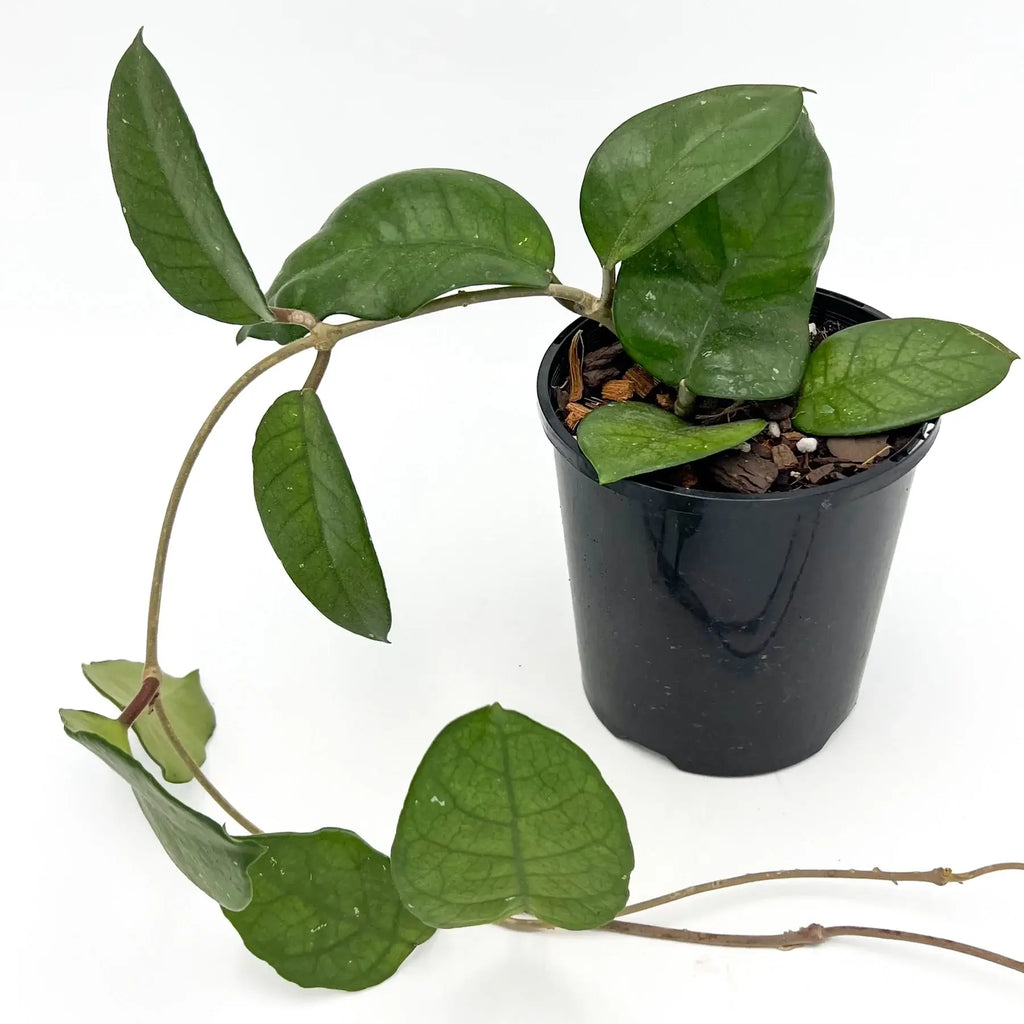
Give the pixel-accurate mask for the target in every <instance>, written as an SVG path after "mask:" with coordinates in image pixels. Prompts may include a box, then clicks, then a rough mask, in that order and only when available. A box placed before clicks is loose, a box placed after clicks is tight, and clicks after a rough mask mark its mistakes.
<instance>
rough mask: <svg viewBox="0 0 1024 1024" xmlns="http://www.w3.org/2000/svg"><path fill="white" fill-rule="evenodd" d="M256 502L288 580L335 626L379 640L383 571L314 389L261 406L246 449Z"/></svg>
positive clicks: (387, 611)
mask: <svg viewBox="0 0 1024 1024" xmlns="http://www.w3.org/2000/svg"><path fill="white" fill-rule="evenodd" d="M252 465H253V485H254V489H255V492H256V507H257V508H258V509H259V513H260V518H261V519H262V520H263V528H264V529H265V530H266V532H267V537H268V538H269V540H270V543H271V545H272V547H273V548H274V551H275V552H276V553H277V557H278V558H280V559H281V562H282V564H283V565H284V568H285V571H286V572H287V573H288V575H289V576H290V577H291V578H292V581H293V582H294V583H295V585H296V586H297V587H298V588H299V590H301V591H302V593H303V594H304V595H305V596H306V597H307V598H308V599H309V601H310V602H311V603H312V604H313V605H314V606H315V607H316V608H317V609H319V611H321V612H323V614H324V615H326V616H327V618H329V619H330V620H331V621H332V622H336V623H337V624H338V625H339V626H344V627H345V629H349V630H351V631H352V632H353V633H358V634H360V635H361V636H365V637H369V638H370V639H371V640H386V639H387V635H388V630H389V629H390V628H391V606H390V604H389V603H388V595H387V591H386V589H385V587H384V577H383V575H382V573H381V571H380V565H379V564H378V562H377V554H376V552H375V551H374V550H373V542H372V541H371V540H370V533H369V530H368V529H367V527H366V518H365V516H364V515H363V508H362V505H360V503H359V495H358V494H356V489H355V485H354V484H353V483H352V477H351V476H350V475H349V471H348V466H346V465H345V459H344V457H343V456H342V454H341V449H340V448H339V447H338V442H337V439H336V438H335V436H334V431H333V430H331V424H330V423H329V422H328V420H327V416H326V414H325V413H324V409H323V406H322V405H321V404H320V399H319V398H318V397H317V395H316V392H315V391H289V392H287V393H286V394H283V395H282V396H281V397H280V398H279V399H278V400H277V401H276V402H274V404H273V405H272V406H271V407H270V408H269V409H268V410H267V413H266V415H265V416H264V417H263V420H262V422H261V423H260V425H259V428H258V430H257V431H256V443H255V444H254V445H253V449H252Z"/></svg>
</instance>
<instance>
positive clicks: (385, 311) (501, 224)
mask: <svg viewBox="0 0 1024 1024" xmlns="http://www.w3.org/2000/svg"><path fill="white" fill-rule="evenodd" d="M554 264H555V245H554V242H553V241H552V239H551V232H550V231H549V230H548V227H547V225H546V224H545V223H544V221H543V220H542V219H541V217H540V214H539V213H537V211H536V210H535V209H534V208H533V207H532V206H531V205H530V204H529V203H528V202H527V201H526V200H525V199H523V197H522V196H521V195H519V193H517V192H513V191H512V189H510V188H509V187H508V186H507V185H503V184H501V182H500V181H495V180H494V179H493V178H487V177H485V176H484V175H482V174H473V173H471V172H469V171H457V170H446V169H423V170H416V171H403V172H401V173H399V174H391V175H388V176H387V177H386V178H381V179H379V180H378V181H374V182H371V183H370V184H369V185H366V186H364V187H363V188H361V189H360V190H359V191H358V192H356V193H355V194H354V195H352V196H350V197H349V198H348V199H346V200H345V202H343V203H342V204H341V206H339V207H338V208H337V209H336V210H335V211H334V213H332V214H331V216H330V217H329V218H328V219H327V222H326V223H325V224H324V226H323V227H322V228H321V229H320V231H319V232H318V233H317V234H315V235H314V236H313V237H312V238H310V239H309V240H308V241H307V242H303V244H302V245H300V246H299V247H298V249H296V250H295V252H293V253H292V254H291V256H289V257H288V259H287V260H285V263H284V266H283V267H282V269H281V272H280V273H279V274H278V275H277V277H276V278H275V279H274V283H273V284H272V285H271V286H270V292H269V295H270V301H271V302H272V303H273V304H274V305H275V306H285V307H288V308H291V309H305V310H308V311H309V312H310V313H312V314H313V315H314V316H316V317H318V318H319V319H321V320H322V319H323V318H324V317H325V316H328V315H329V314H331V313H349V314H351V315H352V316H357V317H364V318H366V319H369V320H387V319H390V318H391V317H395V316H408V315H409V314H410V313H412V312H414V311H415V310H417V309H418V308H419V307H420V306H422V305H423V303H425V302H429V301H430V299H433V298H436V297H437V296H438V295H443V294H444V293H445V292H449V291H452V290H453V289H455V288H463V287H466V286H468V285H486V284H508V285H524V286H527V287H538V288H540V287H543V286H544V285H547V284H550V282H551V273H552V270H553V268H554ZM268 332H269V333H268ZM247 333H249V334H253V335H255V336H256V337H268V336H270V337H273V339H274V340H277V341H280V340H282V338H283V335H282V334H280V332H278V331H277V330H276V328H266V327H261V328H256V329H255V330H250V331H248V332H247Z"/></svg>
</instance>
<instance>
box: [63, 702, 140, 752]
mask: <svg viewBox="0 0 1024 1024" xmlns="http://www.w3.org/2000/svg"><path fill="white" fill-rule="evenodd" d="M60 717H61V721H62V722H63V723H64V729H65V730H66V731H67V732H69V733H83V732H86V733H92V734H93V735H94V736H98V737H99V738H100V739H101V740H105V741H106V742H107V743H109V744H110V745H111V746H112V747H116V748H117V749H118V750H119V751H120V752H121V753H122V754H127V755H128V756H129V757H131V756H132V748H131V745H130V744H129V742H128V727H127V726H126V725H122V724H121V723H120V722H118V721H117V720H116V719H113V718H107V717H106V716H105V715H97V714H96V713H95V712H94V711H70V710H68V709H62V710H61V713H60Z"/></svg>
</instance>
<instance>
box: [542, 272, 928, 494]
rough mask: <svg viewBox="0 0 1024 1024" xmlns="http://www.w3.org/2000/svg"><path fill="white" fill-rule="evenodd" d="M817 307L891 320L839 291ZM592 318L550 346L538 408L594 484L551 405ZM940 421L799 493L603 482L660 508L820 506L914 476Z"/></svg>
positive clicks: (820, 294)
mask: <svg viewBox="0 0 1024 1024" xmlns="http://www.w3.org/2000/svg"><path fill="white" fill-rule="evenodd" d="M815 300H816V303H820V304H821V305H823V306H825V308H826V310H827V308H828V305H829V303H833V304H839V305H842V304H848V305H849V306H850V307H855V308H856V309H858V310H862V311H864V312H866V313H867V314H869V315H868V316H867V317H865V319H866V320H886V319H888V317H886V316H885V314H884V313H880V312H879V311H878V310H877V309H873V308H872V307H870V306H866V305H865V304H864V303H862V302H858V301H857V300H856V299H850V298H848V297H847V296H845V295H842V294H840V293H839V292H833V291H830V290H827V289H824V288H819V289H817V290H816V292H815ZM592 322H593V321H591V320H589V319H588V318H587V317H579V318H578V319H576V320H574V321H573V322H572V323H571V324H569V325H568V326H567V327H565V328H564V329H563V330H562V331H561V332H560V333H559V334H558V336H557V337H556V338H555V340H554V341H553V342H552V343H551V344H550V345H549V346H548V349H547V351H546V352H545V353H544V356H543V358H542V359H541V362H540V367H539V369H538V371H537V404H538V406H539V407H540V413H541V418H542V420H543V426H544V433H545V434H546V435H547V437H548V440H549V441H550V442H551V444H552V445H553V446H554V448H555V451H556V452H558V454H559V455H561V456H562V458H564V459H565V460H566V461H568V462H569V463H570V464H571V465H573V466H575V468H576V469H577V470H579V471H580V472H581V473H584V474H585V475H587V476H589V477H590V478H591V479H592V480H594V481H595V482H596V481H597V473H596V471H595V470H594V467H593V466H592V465H591V464H590V461H589V459H587V457H586V456H585V455H584V454H583V452H582V451H581V450H580V447H579V445H578V444H577V442H576V438H575V437H574V436H573V435H572V434H570V433H569V431H568V430H566V428H565V425H564V424H563V423H562V421H561V420H560V419H559V418H558V417H557V416H556V414H555V412H556V410H555V404H554V402H553V401H552V391H553V388H554V382H553V376H554V370H555V365H556V363H557V361H558V359H559V356H560V355H561V354H562V350H563V349H564V347H565V346H566V344H568V342H569V340H570V338H571V337H572V335H573V334H574V333H575V332H576V331H577V330H579V328H580V327H582V326H584V325H586V324H589V323H592ZM939 422H940V421H939V419H935V420H929V421H926V422H924V423H922V424H920V425H919V427H918V430H917V433H916V434H915V436H914V437H913V438H912V439H911V441H910V442H909V443H908V445H907V447H906V448H905V449H903V451H902V452H900V453H897V455H896V456H895V457H889V458H887V459H886V460H885V461H884V462H882V463H880V464H878V465H877V466H872V467H871V468H870V469H867V470H864V471H863V472H860V473H855V474H854V475H853V476H849V477H845V478H843V479H842V480H834V481H832V482H831V483H827V484H818V485H816V486H813V487H805V488H801V489H799V490H795V491H774V492H769V493H767V494H740V493H737V492H731V491H706V490H701V489H698V488H695V487H694V488H687V487H679V486H677V485H674V484H658V485H655V484H649V483H644V482H643V481H640V480H637V479H635V478H627V479H625V480H618V481H616V482H615V483H611V484H603V485H602V486H603V488H604V489H606V490H609V491H613V492H615V493H617V494H621V495H622V496H623V497H626V498H631V499H633V500H640V501H648V502H654V503H656V504H659V505H666V504H669V505H675V504H679V505H685V504H690V503H692V502H693V501H694V500H695V499H696V500H700V501H723V502H730V501H732V502H735V501H739V502H744V501H746V502H786V501H788V502H801V501H802V502H805V503H808V504H814V505H817V504H819V500H820V499H824V498H827V497H830V496H832V495H839V494H843V495H844V497H852V495H846V494H845V492H847V491H851V490H857V491H859V492H861V493H864V494H869V493H872V492H873V491H876V490H878V489H879V488H882V487H886V486H888V485H889V484H890V483H892V482H894V481H895V480H897V479H899V478H900V477H902V476H904V475H905V474H907V473H909V472H910V471H911V470H912V469H914V468H915V467H916V466H917V464H918V463H919V462H920V461H921V459H923V458H924V456H925V455H926V454H927V452H928V451H929V449H930V448H931V446H932V444H933V443H934V442H935V436H936V434H938V432H939Z"/></svg>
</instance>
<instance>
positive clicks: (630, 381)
mask: <svg viewBox="0 0 1024 1024" xmlns="http://www.w3.org/2000/svg"><path fill="white" fill-rule="evenodd" d="M839 329H840V325H839V324H833V323H831V322H825V323H823V324H822V325H821V328H818V327H817V326H816V325H815V324H811V325H810V330H809V332H808V341H809V345H810V348H811V350H812V351H813V350H814V349H815V348H816V347H817V346H818V345H820V344H821V343H822V342H823V341H824V340H825V338H827V337H828V335H829V334H831V333H834V331H837V330H839ZM554 397H555V402H556V406H557V409H558V417H559V419H561V420H562V421H563V423H564V424H565V426H566V427H567V428H568V430H569V431H570V432H571V433H573V434H575V432H576V427H577V426H578V424H579V422H580V420H582V419H583V417H584V416H586V415H587V414H588V413H590V412H591V411H592V410H593V409H596V408H598V407H599V406H602V405H608V404H609V403H610V402H647V403H650V404H652V405H657V406H659V407H660V408H662V409H665V410H666V411H671V410H672V408H673V406H674V403H675V400H676V393H675V389H674V388H671V387H669V386H668V385H666V384H663V383H662V382H661V381H659V380H656V379H655V378H654V377H652V376H651V375H650V374H649V373H648V372H647V371H646V370H645V369H644V368H643V367H642V366H640V365H639V364H637V363H634V362H633V360H632V359H630V358H629V356H628V355H627V354H626V352H625V351H624V350H623V348H622V345H621V344H620V343H619V341H618V340H617V339H616V338H615V335H613V334H612V333H611V332H610V331H608V330H606V329H605V328H603V327H600V326H598V325H594V328H593V329H590V328H589V327H588V328H587V329H586V330H580V331H578V332H577V333H576V335H575V336H574V337H573V340H572V343H571V345H570V350H569V371H568V376H567V377H566V379H565V380H564V381H563V382H562V383H561V384H560V385H558V386H557V387H555V388H554ZM795 409H796V396H793V397H792V398H784V399H775V400H773V401H769V402H738V401H730V400H729V399H723V398H698V399H697V401H696V405H695V407H694V410H693V412H692V414H690V415H689V416H688V417H687V419H688V420H690V421H691V422H693V423H696V424H699V425H709V424H713V423H730V422H732V421H733V420H743V419H751V418H757V419H765V420H767V421H768V426H767V427H766V428H765V429H764V430H763V431H762V432H761V433H760V434H758V435H757V436H756V437H754V438H751V440H750V441H749V442H747V443H746V444H745V445H742V446H741V448H739V449H732V450H730V451H725V452H719V453H718V454H717V455H712V456H709V457H708V458H706V459H699V460H698V461H696V462H688V463H687V464H686V465H683V466H676V467H673V468H672V469H663V470H660V471H659V472H657V473H647V474H644V475H642V476H638V477H636V478H635V479H637V480H642V481H643V482H645V483H651V484H654V485H656V486H657V485H661V486H665V485H669V486H674V487H686V488H691V487H692V488H697V489H699V490H704V491H734V492H738V493H740V494H765V493H768V492H774V491H791V490H796V489H799V488H804V487H814V486H817V485H819V484H826V483H831V482H832V481H834V480H839V479H842V478H843V477H848V476H852V475H853V474H855V473H860V472H863V471H864V470H867V469H870V468H871V467H872V466H874V465H876V464H878V463H879V462H882V461H885V460H887V459H889V458H892V457H893V456H895V455H898V454H900V453H901V452H902V451H903V450H904V449H905V448H906V447H907V446H908V445H909V444H910V442H911V441H912V440H913V439H914V437H916V436H917V434H918V430H919V428H918V427H903V428H901V429H900V430H897V431H893V432H891V433H888V434H877V435H872V436H870V437H829V438H823V437H814V436H812V435H807V434H802V433H800V431H798V430H794V429H793V422H792V416H793V412H794V410H795Z"/></svg>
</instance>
